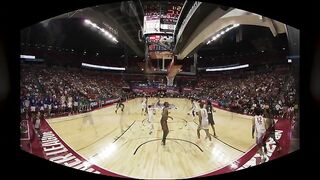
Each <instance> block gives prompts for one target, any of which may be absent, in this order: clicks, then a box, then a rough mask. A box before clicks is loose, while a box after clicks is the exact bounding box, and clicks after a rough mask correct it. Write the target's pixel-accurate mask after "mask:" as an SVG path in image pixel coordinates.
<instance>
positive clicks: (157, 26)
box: [143, 1, 182, 35]
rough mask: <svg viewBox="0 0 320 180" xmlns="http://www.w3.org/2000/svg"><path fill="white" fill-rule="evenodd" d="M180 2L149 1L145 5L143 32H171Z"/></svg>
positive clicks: (179, 9) (180, 7) (175, 22)
mask: <svg viewBox="0 0 320 180" xmlns="http://www.w3.org/2000/svg"><path fill="white" fill-rule="evenodd" d="M181 9H182V3H179V2H159V1H154V2H149V3H147V4H146V5H145V7H144V11H145V16H144V26H143V34H144V35H146V34H155V33H159V34H173V32H174V29H175V27H176V24H177V21H178V18H179V15H180V12H181Z"/></svg>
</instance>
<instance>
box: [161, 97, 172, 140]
mask: <svg viewBox="0 0 320 180" xmlns="http://www.w3.org/2000/svg"><path fill="white" fill-rule="evenodd" d="M163 105H164V107H163V109H162V114H161V115H162V117H161V120H160V124H161V128H162V131H163V137H162V143H161V145H164V146H165V145H166V138H167V136H168V134H169V128H168V123H167V120H168V118H170V119H172V120H173V118H172V117H171V116H169V103H168V102H164V103H163Z"/></svg>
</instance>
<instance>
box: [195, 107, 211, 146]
mask: <svg viewBox="0 0 320 180" xmlns="http://www.w3.org/2000/svg"><path fill="white" fill-rule="evenodd" d="M198 116H199V125H198V129H197V135H198V139H200V130H201V129H203V130H204V131H205V132H206V139H207V138H209V140H210V141H211V136H210V134H209V120H208V112H207V110H206V109H205V108H204V103H202V102H201V103H200V110H199V111H198Z"/></svg>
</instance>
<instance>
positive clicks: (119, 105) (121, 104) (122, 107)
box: [115, 98, 125, 114]
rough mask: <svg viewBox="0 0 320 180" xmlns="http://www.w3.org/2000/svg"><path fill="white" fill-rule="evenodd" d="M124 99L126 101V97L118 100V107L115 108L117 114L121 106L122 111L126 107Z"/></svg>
mask: <svg viewBox="0 0 320 180" xmlns="http://www.w3.org/2000/svg"><path fill="white" fill-rule="evenodd" d="M124 101H125V99H124V98H120V100H119V101H118V103H117V106H116V108H117V109H116V110H115V112H116V114H117V112H118V109H119V108H121V112H123V109H124V104H123V102H124Z"/></svg>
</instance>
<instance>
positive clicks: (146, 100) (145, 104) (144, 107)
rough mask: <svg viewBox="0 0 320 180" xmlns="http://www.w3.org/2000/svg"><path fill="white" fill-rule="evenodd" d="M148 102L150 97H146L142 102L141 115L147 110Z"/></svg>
mask: <svg viewBox="0 0 320 180" xmlns="http://www.w3.org/2000/svg"><path fill="white" fill-rule="evenodd" d="M147 104H148V99H147V97H144V98H143V100H142V103H141V115H142V114H143V112H147Z"/></svg>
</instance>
